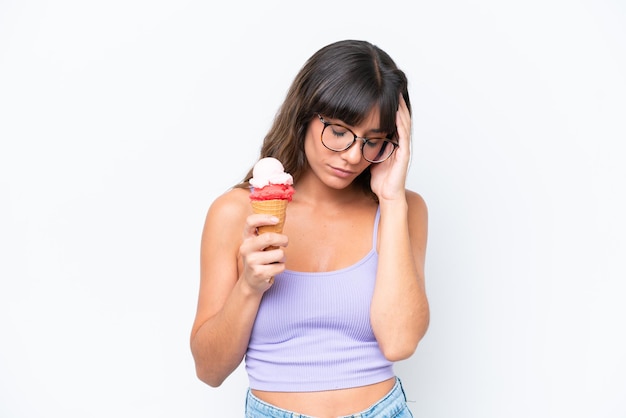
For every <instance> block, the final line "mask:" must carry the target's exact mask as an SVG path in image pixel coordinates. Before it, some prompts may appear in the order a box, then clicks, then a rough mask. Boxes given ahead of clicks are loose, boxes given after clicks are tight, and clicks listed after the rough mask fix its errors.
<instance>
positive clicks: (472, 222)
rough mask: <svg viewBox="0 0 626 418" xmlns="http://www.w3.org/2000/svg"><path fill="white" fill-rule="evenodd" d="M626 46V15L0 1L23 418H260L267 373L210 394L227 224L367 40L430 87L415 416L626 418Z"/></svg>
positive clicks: (1, 232)
mask: <svg viewBox="0 0 626 418" xmlns="http://www.w3.org/2000/svg"><path fill="white" fill-rule="evenodd" d="M226 3H227V4H226ZM409 4H410V9H407V7H408V6H409ZM625 28H626V5H625V3H624V2H622V1H618V0H613V1H610V0H568V1H566V0H541V1H539V0H529V1H523V2H522V1H498V0H491V1H489V0H477V1H462V0H444V1H437V2H435V1H430V2H426V1H417V2H400V1H392V0H386V1H382V2H380V1H377V2H374V1H363V0H361V1H356V0H354V1H348V2H342V1H338V0H336V1H325V0H323V1H316V2H291V1H283V2H281V1H269V0H264V1H248V2H237V1H231V2H222V3H219V4H218V3H216V2H207V1H184V0H177V1H173V0H169V1H168V0H162V1H148V0H130V1H129V0H123V1H122V0H113V1H107V2H98V1H89V2H88V1H79V0H75V1H70V0H60V1H54V2H53V1H43V0H40V1H36V0H33V1H28V0H22V1H18V0H0V140H1V148H0V417H3V418H4V417H6V418H21V417H28V418H32V417H64V418H68V417H111V416H115V417H226V418H230V417H233V418H234V417H241V416H243V402H244V395H245V389H246V387H247V379H246V376H245V373H243V370H242V369H241V368H240V369H238V370H237V371H236V372H235V373H234V374H233V375H232V376H231V377H230V378H229V379H228V380H227V381H226V382H225V383H224V385H223V386H222V387H220V388H218V389H213V388H210V387H208V386H206V385H204V384H203V383H201V382H200V381H199V380H197V379H196V377H195V372H194V368H193V362H192V358H191V354H190V351H189V347H188V335H189V330H190V327H191V323H192V320H193V315H194V312H195V303H196V292H197V288H198V252H199V249H198V248H199V240H200V233H201V229H202V225H203V221H204V215H205V213H206V210H207V208H208V206H209V205H210V203H211V201H212V200H213V199H214V198H215V197H216V196H217V195H218V194H220V193H222V192H223V191H225V190H226V189H227V188H228V187H229V186H231V185H233V184H234V183H236V182H237V181H238V180H239V179H240V178H241V177H242V176H243V175H244V173H245V172H246V171H247V169H248V168H249V166H250V165H251V164H252V163H253V162H254V160H255V158H256V155H257V153H258V150H259V146H260V143H261V140H262V138H263V136H264V134H265V132H266V130H267V129H268V127H269V125H270V122H271V119H272V117H273V115H274V113H275V111H276V110H277V108H278V106H279V104H280V103H281V101H282V100H283V97H284V94H285V92H286V90H287V88H288V86H289V84H290V83H291V81H292V79H293V77H294V76H295V74H296V72H297V71H298V70H299V68H300V66H301V65H302V64H303V62H304V61H305V59H306V58H308V57H309V56H310V55H311V54H312V53H314V52H315V51H316V50H317V49H319V48H320V47H322V46H324V45H326V44H328V43H330V42H333V41H336V40H339V39H345V38H356V39H367V40H369V41H371V42H373V43H375V44H377V45H379V46H380V47H382V48H383V49H385V50H386V51H387V52H389V53H390V54H391V55H392V57H393V58H394V59H395V60H396V62H397V64H398V65H399V66H400V67H401V68H403V69H404V70H405V72H406V73H407V75H408V77H409V80H410V94H411V98H412V103H413V109H414V135H413V141H414V157H413V162H412V166H411V171H410V176H409V187H410V188H411V189H413V190H416V191H418V192H420V193H421V194H422V195H423V196H424V198H425V199H426V201H427V203H428V205H429V210H430V237H429V248H428V256H427V286H428V293H429V298H430V302H431V309H432V321H431V327H430V329H429V332H428V334H427V335H426V337H425V338H424V340H423V342H422V344H421V345H420V347H419V348H418V350H417V352H416V354H415V355H414V356H413V358H411V359H410V360H408V361H405V362H402V363H400V364H399V365H398V366H397V368H396V370H397V372H398V374H399V375H400V377H401V378H402V379H403V381H404V384H405V389H406V391H407V395H408V398H409V400H410V401H411V403H410V406H411V409H412V410H413V412H414V413H415V415H416V417H428V418H455V417H468V418H470V417H471V418H503V417H506V418H517V417H520V418H521V417H541V418H543V417H546V418H548V417H550V418H553V417H554V418H561V417H563V418H565V417H567V418H572V417H576V418H578V417H594V418H603V417H607V418H609V417H610V418H623V417H626V338H625V333H626V331H625V329H626V304H625V303H624V302H623V299H624V297H625V296H626V291H625V289H626V286H625V285H624V280H625V279H626V268H625V267H624V254H625V252H626V242H625V241H626V240H625V234H626V227H625V226H626V224H625V222H624V214H625V213H626V203H625V200H626V199H625V198H624V189H625V187H624V183H625V180H626V169H625V168H624V162H623V160H624V157H625V152H624V151H623V149H622V147H621V143H623V142H624V140H626V121H625V119H626V118H625V116H626V100H625V97H626V76H625V74H626V53H625V51H626V29H625Z"/></svg>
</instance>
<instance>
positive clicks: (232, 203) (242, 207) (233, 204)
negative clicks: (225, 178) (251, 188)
mask: <svg viewBox="0 0 626 418" xmlns="http://www.w3.org/2000/svg"><path fill="white" fill-rule="evenodd" d="M249 194H250V193H249V192H248V191H247V190H245V189H238V188H233V189H230V190H228V191H227V192H225V193H223V194H222V195H220V196H218V197H217V198H216V199H215V200H214V201H213V203H212V204H211V206H210V207H209V212H208V216H214V217H217V218H221V220H228V219H232V218H234V217H237V216H243V217H246V216H248V214H249V212H250V203H249V197H248V196H249Z"/></svg>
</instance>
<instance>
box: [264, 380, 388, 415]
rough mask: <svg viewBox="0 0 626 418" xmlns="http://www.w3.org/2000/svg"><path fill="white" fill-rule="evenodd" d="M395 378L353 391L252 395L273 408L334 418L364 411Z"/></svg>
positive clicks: (379, 398)
mask: <svg viewBox="0 0 626 418" xmlns="http://www.w3.org/2000/svg"><path fill="white" fill-rule="evenodd" d="M395 383H396V378H395V377H393V378H391V379H388V380H384V381H382V382H379V383H375V384H373V385H368V386H359V387H355V388H348V389H339V390H328V391H320V392H265V391H261V390H255V389H252V394H253V395H254V396H256V397H257V398H259V399H260V400H262V401H263V402H267V403H269V404H271V405H273V406H275V407H277V408H281V409H286V410H288V411H293V412H297V413H300V414H304V415H311V416H314V417H320V418H331V417H332V418H334V417H339V416H343V415H351V414H354V413H357V412H361V411H364V410H366V409H368V408H369V407H371V406H372V405H374V404H375V403H376V402H378V401H379V400H381V399H382V398H383V397H384V396H385V395H387V393H389V392H390V391H391V389H393V386H394V385H395Z"/></svg>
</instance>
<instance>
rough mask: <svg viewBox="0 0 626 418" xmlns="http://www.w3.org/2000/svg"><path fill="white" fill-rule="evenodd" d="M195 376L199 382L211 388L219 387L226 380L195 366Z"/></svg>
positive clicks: (204, 368)
mask: <svg viewBox="0 0 626 418" xmlns="http://www.w3.org/2000/svg"><path fill="white" fill-rule="evenodd" d="M196 376H197V377H198V379H200V381H202V382H204V383H206V384H207V385H209V386H211V387H213V388H216V387H219V386H221V385H222V383H224V380H226V376H221V375H218V374H216V373H212V372H211V371H207V368H206V367H199V366H198V365H196Z"/></svg>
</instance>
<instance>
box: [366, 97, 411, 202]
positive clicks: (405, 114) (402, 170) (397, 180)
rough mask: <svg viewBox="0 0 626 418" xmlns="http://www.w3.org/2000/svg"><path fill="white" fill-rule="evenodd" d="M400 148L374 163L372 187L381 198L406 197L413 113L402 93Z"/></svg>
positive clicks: (372, 167)
mask: <svg viewBox="0 0 626 418" xmlns="http://www.w3.org/2000/svg"><path fill="white" fill-rule="evenodd" d="M396 128H397V136H398V148H397V149H396V151H395V152H394V153H393V154H391V157H389V158H388V159H386V160H385V161H383V162H382V163H379V164H372V165H371V166H370V167H371V168H370V171H371V173H372V180H371V187H372V191H373V192H374V193H376V196H378V199H379V200H395V199H398V198H402V199H404V198H405V186H406V175H407V171H408V168H409V160H410V158H411V114H410V112H409V109H408V107H407V105H406V102H405V101H404V98H403V97H402V95H400V97H399V106H398V111H397V113H396Z"/></svg>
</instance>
